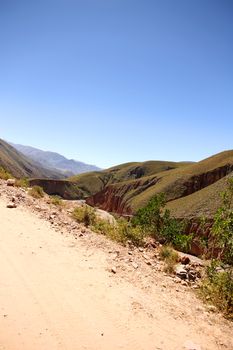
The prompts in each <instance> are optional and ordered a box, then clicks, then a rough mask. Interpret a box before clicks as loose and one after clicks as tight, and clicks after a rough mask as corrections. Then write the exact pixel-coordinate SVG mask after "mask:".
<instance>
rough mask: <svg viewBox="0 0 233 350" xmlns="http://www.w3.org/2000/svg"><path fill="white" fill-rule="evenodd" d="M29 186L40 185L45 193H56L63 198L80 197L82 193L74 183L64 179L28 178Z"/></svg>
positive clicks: (72, 198)
mask: <svg viewBox="0 0 233 350" xmlns="http://www.w3.org/2000/svg"><path fill="white" fill-rule="evenodd" d="M30 186H40V187H42V188H43V190H44V191H45V193H47V194H49V195H57V196H60V197H62V198H64V199H70V200H75V199H82V198H83V193H82V191H81V190H80V189H79V188H78V186H77V185H76V184H75V183H72V182H70V181H66V180H47V179H33V180H30Z"/></svg>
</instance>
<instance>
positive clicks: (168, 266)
mask: <svg viewBox="0 0 233 350" xmlns="http://www.w3.org/2000/svg"><path fill="white" fill-rule="evenodd" d="M159 256H160V258H161V259H162V260H164V261H165V267H164V271H165V272H167V273H171V274H172V273H174V271H175V266H176V264H177V262H178V261H179V255H178V253H177V252H176V251H175V250H174V249H173V248H172V247H171V246H168V245H164V246H162V247H161V248H160V251H159Z"/></svg>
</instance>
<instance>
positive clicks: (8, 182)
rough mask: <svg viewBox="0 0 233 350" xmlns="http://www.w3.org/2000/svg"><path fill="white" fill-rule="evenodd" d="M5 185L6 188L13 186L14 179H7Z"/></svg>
mask: <svg viewBox="0 0 233 350" xmlns="http://www.w3.org/2000/svg"><path fill="white" fill-rule="evenodd" d="M6 184H7V186H15V179H8V180H7V182H6Z"/></svg>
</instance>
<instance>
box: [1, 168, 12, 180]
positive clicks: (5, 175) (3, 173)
mask: <svg viewBox="0 0 233 350" xmlns="http://www.w3.org/2000/svg"><path fill="white" fill-rule="evenodd" d="M10 178H12V175H11V174H10V173H9V172H8V171H6V170H5V169H4V168H3V167H0V179H2V180H8V179H10Z"/></svg>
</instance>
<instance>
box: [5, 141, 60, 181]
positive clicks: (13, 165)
mask: <svg viewBox="0 0 233 350" xmlns="http://www.w3.org/2000/svg"><path fill="white" fill-rule="evenodd" d="M0 167H2V168H4V169H5V170H6V171H8V172H9V173H11V174H12V175H13V176H15V177H16V178H22V177H45V178H51V179H59V178H61V177H62V174H61V173H60V172H58V171H56V170H49V169H45V168H43V167H42V166H40V165H39V164H37V163H35V162H33V161H31V160H30V159H28V158H27V157H26V156H24V155H23V154H22V153H20V152H18V151H17V150H16V149H15V148H14V147H12V146H11V145H9V144H8V143H7V142H5V141H3V140H1V139H0Z"/></svg>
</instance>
